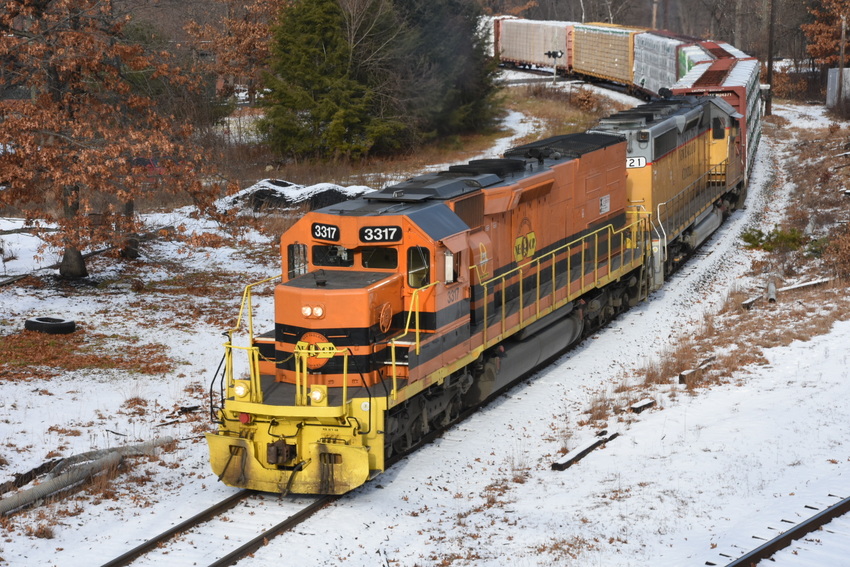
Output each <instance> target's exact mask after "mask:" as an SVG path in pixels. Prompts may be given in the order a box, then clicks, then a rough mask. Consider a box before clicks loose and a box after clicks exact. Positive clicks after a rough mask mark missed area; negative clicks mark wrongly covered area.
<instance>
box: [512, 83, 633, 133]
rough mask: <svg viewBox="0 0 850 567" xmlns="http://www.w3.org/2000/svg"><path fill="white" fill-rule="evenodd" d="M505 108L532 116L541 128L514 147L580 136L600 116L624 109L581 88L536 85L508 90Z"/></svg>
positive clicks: (544, 84) (545, 84)
mask: <svg viewBox="0 0 850 567" xmlns="http://www.w3.org/2000/svg"><path fill="white" fill-rule="evenodd" d="M506 105H507V107H508V108H510V109H511V110H515V111H517V112H521V113H523V114H525V115H527V116H534V117H535V118H536V119H537V120H539V121H540V123H541V125H542V128H541V129H539V130H537V131H535V132H534V134H531V135H529V136H528V137H527V138H525V139H522V140H518V145H519V144H523V143H528V142H532V141H534V140H538V139H540V138H546V137H548V136H556V135H560V134H571V133H574V132H584V131H585V130H587V129H588V128H590V127H591V126H592V125H593V124H595V123H596V122H597V121H598V120H599V119H600V118H602V117H603V116H608V115H609V114H612V113H614V112H617V111H618V110H622V109H623V108H625V107H624V106H623V105H620V104H618V103H615V102H612V101H611V100H610V99H609V98H607V97H603V96H600V95H598V94H596V93H594V92H593V91H592V90H590V89H587V88H583V87H581V86H578V85H577V86H575V87H567V88H559V87H553V86H551V85H549V84H548V83H537V84H534V85H530V86H526V87H517V88H515V89H511V94H510V97H509V98H508V99H507V100H506Z"/></svg>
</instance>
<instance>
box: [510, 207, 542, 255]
mask: <svg viewBox="0 0 850 567" xmlns="http://www.w3.org/2000/svg"><path fill="white" fill-rule="evenodd" d="M536 251H537V235H535V234H534V231H533V230H531V221H530V220H528V217H526V218H524V219H522V222H521V223H520V225H519V236H517V237H516V240H514V260H515V261H517V262H521V261H523V260H525V259H526V258H531V257H532V256H534V253H535V252H536Z"/></svg>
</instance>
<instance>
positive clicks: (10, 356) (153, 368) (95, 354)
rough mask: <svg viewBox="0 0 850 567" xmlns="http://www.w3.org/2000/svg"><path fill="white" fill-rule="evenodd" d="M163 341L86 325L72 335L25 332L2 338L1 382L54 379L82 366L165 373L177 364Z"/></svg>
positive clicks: (0, 353)
mask: <svg viewBox="0 0 850 567" xmlns="http://www.w3.org/2000/svg"><path fill="white" fill-rule="evenodd" d="M165 352H167V349H166V347H164V346H163V345H159V344H147V345H138V344H132V343H131V342H130V341H129V340H127V341H124V340H122V339H121V338H120V337H115V336H108V335H104V334H101V333H94V332H90V331H88V330H86V329H85V328H80V327H78V328H77V330H76V331H75V332H73V333H71V334H68V335H49V334H45V333H36V332H32V331H21V332H20V333H15V334H11V335H6V336H2V337H0V361H2V363H0V381H3V380H32V379H39V378H51V377H54V376H58V375H60V374H61V373H63V372H66V371H75V370H82V369H98V370H123V371H126V372H132V373H140V374H163V373H165V372H168V371H169V370H170V369H172V368H173V367H174V365H175V363H174V361H173V360H171V359H170V358H169V357H168V356H167V355H166V354H165Z"/></svg>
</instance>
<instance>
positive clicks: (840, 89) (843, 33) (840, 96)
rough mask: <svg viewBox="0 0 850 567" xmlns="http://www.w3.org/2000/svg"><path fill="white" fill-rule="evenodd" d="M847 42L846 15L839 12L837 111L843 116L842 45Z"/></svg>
mask: <svg viewBox="0 0 850 567" xmlns="http://www.w3.org/2000/svg"><path fill="white" fill-rule="evenodd" d="M846 43H847V17H846V16H845V15H844V14H841V44H840V46H839V49H838V112H839V113H840V114H841V117H842V118H843V117H844V116H845V115H846V113H845V106H844V46H845V44H846Z"/></svg>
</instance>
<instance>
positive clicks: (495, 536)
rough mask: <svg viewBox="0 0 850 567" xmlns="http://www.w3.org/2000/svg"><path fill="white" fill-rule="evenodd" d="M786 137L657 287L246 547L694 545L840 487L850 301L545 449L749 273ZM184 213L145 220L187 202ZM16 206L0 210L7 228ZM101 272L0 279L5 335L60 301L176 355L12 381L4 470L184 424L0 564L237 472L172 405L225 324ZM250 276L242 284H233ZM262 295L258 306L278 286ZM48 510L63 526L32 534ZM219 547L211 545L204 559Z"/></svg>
mask: <svg viewBox="0 0 850 567" xmlns="http://www.w3.org/2000/svg"><path fill="white" fill-rule="evenodd" d="M777 111H778V112H780V113H782V115H783V116H786V117H787V118H789V120H790V119H791V118H793V119H794V120H796V121H798V122H799V121H800V119H801V118H802V117H803V116H804V115H805V116H806V117H807V118H806V119H807V120H811V121H812V124H813V125H814V124H819V125H825V124H826V123H828V120H826V119H825V118H823V114H822V112H821V111H819V110H818V109H817V108H815V107H796V106H790V105H789V106H782V107H779V108H778V109H777ZM515 122H517V123H519V122H518V121H516V120H515ZM792 123H793V121H792ZM785 144H788V143H779V142H775V141H772V140H769V139H766V140H765V142H764V143H763V144H762V147H761V149H760V151H759V153H758V158H757V164H756V166H755V169H754V177H753V181H752V183H751V186H750V194H749V197H748V206H747V208H746V210H743V211H738V212H736V213H735V214H733V215H732V217H731V218H730V219H729V222H727V223H726V224H725V225H724V226H723V227H722V228H721V229H720V231H719V232H718V233H717V234H716V235H715V236H714V237H713V238H712V239H711V241H710V242H709V243H708V248H707V249H706V250H707V251H710V253H709V254H707V255H705V256H704V257H701V258H699V259H697V260H696V261H692V262H691V263H690V264H689V265H688V266H686V267H685V268H684V269H683V270H682V271H680V272H679V273H678V274H677V275H676V276H675V277H674V278H672V279H671V281H669V282H668V283H667V285H666V286H665V287H664V288H663V289H662V290H661V291H660V292H657V293H656V294H654V295H653V296H652V298H651V299H650V301H648V302H645V303H643V304H641V305H639V306H638V307H636V308H634V309H632V310H631V311H629V312H628V313H626V314H625V315H623V316H621V317H620V318H619V319H617V321H615V322H614V323H612V324H611V325H610V326H609V327H608V328H606V329H604V330H603V331H601V332H599V333H597V334H596V335H594V336H593V337H591V338H589V339H588V340H586V341H585V342H584V343H583V344H582V345H581V346H579V347H578V348H576V349H575V350H573V351H572V352H570V353H569V354H567V355H565V356H563V357H562V358H561V359H559V360H558V361H557V362H556V363H555V364H553V365H551V366H550V367H548V368H546V369H544V370H542V371H540V372H538V373H537V374H536V375H535V376H534V377H533V378H532V379H530V380H529V381H527V382H526V383H524V384H523V385H520V386H518V387H516V388H514V389H513V390H511V391H510V392H509V393H508V394H507V395H505V396H503V397H502V398H500V399H499V400H497V401H495V402H494V403H492V404H491V405H490V406H489V407H488V408H486V409H485V410H484V411H482V412H479V413H478V414H476V415H475V416H473V417H471V418H469V419H467V420H466V421H464V422H463V423H461V424H459V425H458V426H456V427H454V428H453V429H452V430H451V431H449V432H448V433H447V434H446V435H445V436H444V437H443V438H441V439H439V440H438V441H436V442H435V443H433V444H431V445H430V446H428V447H425V448H423V449H422V450H420V451H418V452H417V453H416V454H414V455H412V456H410V457H408V458H406V459H404V460H403V461H401V462H399V463H398V464H396V465H395V466H394V467H393V468H391V469H390V470H389V471H388V472H386V473H385V474H383V475H382V476H381V477H379V478H377V479H375V480H374V481H373V482H371V483H370V484H368V485H367V486H364V487H362V488H360V489H358V490H355V491H354V492H352V493H351V494H349V495H347V496H345V497H343V498H342V499H340V500H339V501H338V502H337V503H336V504H334V505H332V506H330V507H329V508H327V509H325V510H323V511H322V512H320V513H319V514H317V515H316V516H314V517H313V518H312V519H310V520H308V521H307V522H306V523H305V524H303V525H301V526H300V527H299V528H298V529H297V530H295V531H294V532H291V533H288V534H285V535H283V536H280V537H278V538H275V539H274V540H272V541H271V542H270V543H269V545H268V546H266V547H264V548H263V549H262V550H260V551H259V552H257V553H256V554H255V555H254V557H253V558H251V559H247V560H244V561H242V562H241V563H240V565H257V566H260V565H263V566H264V565H278V564H282V563H283V562H286V564H298V565H328V566H330V565H334V566H337V565H351V566H364V567H365V566H374V565H387V566H389V565H394V566H396V565H397V566H405V567H413V566H414V565H418V566H422V567H424V566H431V565H454V566H494V567H495V566H502V565H505V564H507V563H510V564H511V565H517V566H520V567H523V566H529V567H530V566H542V565H575V566H601V565H604V566H617V565H623V566H631V565H645V564H650V563H651V564H655V565H670V566H678V565H691V564H693V565H702V564H704V562H705V561H706V560H707V559H713V560H717V559H718V556H717V553H718V552H719V551H721V550H722V549H723V548H725V547H727V546H732V545H740V546H741V548H742V549H745V548H747V547H751V546H752V545H751V544H752V542H751V541H747V540H748V538H749V535H750V532H758V531H762V530H763V528H764V527H765V526H766V525H767V524H768V523H769V522H773V521H775V520H776V519H777V518H778V517H779V516H780V515H783V514H787V515H794V514H796V513H798V512H799V511H800V509H801V508H802V505H803V504H805V503H807V502H808V500H807V498H809V497H813V496H824V495H826V494H828V493H830V492H832V493H841V494H847V487H848V480H850V479H848V476H849V475H850V449H848V448H847V446H845V445H844V440H845V439H847V438H848V435H850V415H848V414H850V408H848V406H847V404H846V403H845V402H844V400H846V399H847V398H848V394H850V392H848V389H850V381H848V370H847V368H848V362H850V361H848V350H847V344H850V323H838V324H836V325H835V326H834V327H833V329H832V332H831V333H830V334H828V335H825V336H821V337H817V338H814V339H812V340H810V341H807V342H802V343H800V342H798V343H794V344H792V345H791V346H789V347H786V348H777V349H773V350H770V351H768V352H767V358H768V359H769V361H770V363H769V365H767V366H754V367H750V368H747V369H746V370H745V371H743V372H740V373H739V374H738V375H737V376H736V378H735V380H734V381H733V382H732V383H731V384H728V385H723V386H715V387H712V388H710V389H701V390H697V391H696V392H695V393H694V394H692V393H689V392H687V391H685V390H684V387H680V386H678V385H670V386H664V387H659V388H658V389H657V390H656V391H654V393H653V394H652V397H653V399H654V400H655V401H656V402H657V404H656V407H654V408H652V409H650V410H647V411H645V412H643V413H641V414H639V415H634V414H623V415H622V416H620V417H619V418H613V417H612V418H611V419H610V420H609V422H608V430H609V432H614V431H616V432H618V433H619V437H617V438H616V439H614V440H613V441H611V442H610V443H608V444H607V445H606V446H605V447H604V448H602V449H598V450H596V451H595V452H593V453H592V454H591V455H589V456H588V457H586V458H585V459H584V460H583V461H581V463H579V464H578V465H576V466H574V467H572V468H570V469H568V470H566V471H562V472H556V471H553V470H552V469H551V467H550V465H551V463H552V461H553V460H555V459H556V458H558V455H559V451H560V450H561V449H562V448H563V447H564V446H568V447H569V448H573V447H575V446H577V445H580V444H582V443H584V442H586V441H588V440H590V439H592V438H593V436H594V434H595V431H594V430H592V429H590V428H587V427H583V426H581V425H580V422H581V421H582V420H584V419H586V417H587V416H586V412H587V410H588V408H589V407H590V406H591V405H592V404H593V402H594V400H597V399H599V398H600V397H605V398H614V399H617V398H618V396H620V395H621V394H620V393H619V391H620V388H619V386H620V385H623V384H628V383H630V382H631V381H633V380H634V379H635V378H634V370H635V369H636V368H638V367H640V366H642V365H644V364H645V363H646V362H647V361H648V360H650V359H651V358H652V357H654V356H658V353H660V352H662V351H663V349H664V348H665V347H670V346H673V345H674V344H675V343H676V340H677V338H678V337H681V336H686V335H687V334H688V333H689V332H692V331H693V330H694V329H696V328H697V327H698V326H699V325H700V323H701V320H702V317H703V314H704V313H706V312H709V311H713V310H714V309H715V308H716V307H717V306H718V305H719V304H720V303H722V301H723V300H724V299H725V297H726V295H727V293H728V292H729V290H730V289H742V288H747V287H748V286H751V285H752V286H754V285H755V282H751V281H749V279H748V278H747V276H746V274H747V273H748V270H749V268H750V263H751V260H752V258H753V256H754V253H752V252H749V251H745V250H743V249H742V248H741V247H740V246H739V234H740V232H741V231H742V230H743V229H744V228H745V227H748V226H762V227H768V228H769V227H772V226H773V224H774V223H775V222H776V219H778V218H779V215H781V213H782V211H783V209H784V204H785V203H786V202H787V199H788V192H789V189H790V187H789V186H788V185H787V184H786V185H783V184H782V183H781V181H782V167H784V162H785V156H786V153H785V152H789V151H792V150H791V149H790V146H786V145H785ZM494 153H495V152H494ZM776 181H778V182H779V184H778V185H775V184H774V182H776ZM179 216H180V215H179V213H172V216H171V217H169V218H164V217H162V216H160V217H157V218H152V219H151V221H150V222H151V224H152V225H156V226H160V225H161V224H160V223H169V224H175V223H177V222H179V221H180V218H179ZM13 225H14V222H13V221H4V222H3V223H2V225H0V229H5V228H7V227H9V226H13ZM213 228H214V227H212V226H208V227H197V229H198V230H212V229H213ZM2 238H3V240H4V242H5V243H6V246H7V248H8V247H13V248H14V247H17V249H18V255H19V260H16V261H15V262H23V261H24V259H23V258H24V257H25V256H26V251H29V250H31V246H30V244H29V243H28V242H27V241H25V240H24V238H25V237H21V236H19V235H6V236H3V237H2ZM145 253H146V254H147V255H148V256H149V257H150V258H158V259H167V260H169V261H171V262H177V263H179V264H180V265H182V266H184V267H185V268H186V269H187V270H189V269H191V268H193V267H204V268H220V269H222V270H223V271H225V270H226V271H237V272H238V271H241V272H244V274H245V281H246V282H247V281H255V280H257V279H260V278H261V277H264V276H266V275H268V272H269V270H271V271H273V270H274V268H273V267H272V268H260V267H258V266H257V265H256V264H255V263H254V262H252V261H251V260H250V259H249V258H247V257H246V256H245V255H243V254H242V253H240V252H239V251H236V250H231V249H226V248H225V249H209V250H200V251H194V252H191V253H187V252H185V251H181V250H180V247H179V245H177V244H172V243H167V242H160V243H154V244H150V245H148V246H147V247H146V248H145ZM13 267H14V266H13ZM103 277H104V281H102V282H101V284H100V285H102V286H103V288H104V289H103V292H102V293H98V294H92V293H82V292H75V291H74V290H73V289H70V288H67V287H61V286H57V287H49V286H48V287H46V288H44V289H33V288H26V289H23V288H17V287H14V286H5V287H0V324H2V328H0V335H3V336H5V335H8V334H10V333H13V332H16V331H17V330H19V329H20V328H21V327H22V326H23V321H24V320H25V319H26V318H28V317H33V316H41V315H59V316H63V317H67V318H71V319H75V320H78V321H81V322H84V323H85V324H86V325H87V326H89V327H90V328H93V329H96V330H98V331H100V332H103V333H106V334H110V333H111V334H114V335H117V336H120V337H123V338H128V337H129V338H131V339H132V340H133V341H134V342H136V343H139V344H144V343H151V344H154V345H158V347H159V348H161V349H162V351H163V352H165V353H170V354H171V355H172V356H174V358H175V359H176V360H177V363H176V365H175V367H174V368H172V369H170V370H169V371H167V372H163V373H162V374H160V375H155V376H141V375H132V374H122V373H120V372H115V371H110V370H99V371H92V370H86V369H83V370H78V371H73V372H66V373H64V374H63V375H61V376H59V377H56V378H52V379H32V380H17V381H11V382H10V381H4V382H3V391H4V394H5V395H4V396H3V398H2V399H0V436H2V439H3V445H2V448H1V449H0V456H2V457H3V461H0V463H3V462H4V461H5V464H0V482H4V481H6V480H9V479H10V478H11V477H12V475H13V473H15V472H23V471H25V470H28V469H29V468H31V467H33V466H37V465H38V464H41V463H42V462H44V461H45V460H47V459H48V454H49V453H50V451H53V450H56V449H57V447H60V448H61V449H60V450H59V452H60V453H61V454H62V455H72V454H75V453H79V452H83V451H88V450H90V449H93V448H104V447H111V446H116V445H121V444H125V443H132V442H137V441H140V440H145V439H150V438H153V437H157V436H161V435H173V436H175V437H178V438H179V439H180V442H179V443H178V444H177V448H176V449H175V450H173V451H164V452H162V453H161V454H160V455H159V456H158V457H156V458H152V459H150V460H149V461H145V460H141V461H136V462H137V464H136V466H135V467H134V468H133V469H132V470H131V471H129V472H127V473H124V474H123V475H121V476H119V477H118V478H117V479H116V480H115V481H113V485H114V494H111V495H110V494H103V493H101V492H96V491H95V492H93V494H91V495H88V494H87V493H83V494H78V495H75V497H74V498H73V499H71V500H69V501H67V502H65V503H60V504H51V505H50V506H49V507H47V508H35V509H31V510H28V511H25V512H23V513H20V514H18V515H16V516H14V517H13V518H11V519H9V520H6V521H5V522H4V524H3V525H4V530H3V537H2V538H0V558H2V559H0V565H43V566H54V565H55V566H61V567H73V566H88V565H91V564H92V557H99V558H104V559H107V558H110V557H114V556H117V555H119V554H121V553H123V552H125V551H127V550H128V549H130V548H132V547H134V546H135V545H137V544H138V543H139V542H140V541H141V540H143V539H145V538H147V537H151V536H153V535H155V534H157V533H159V532H160V531H162V530H163V529H164V528H165V527H167V526H169V525H171V524H173V523H175V522H177V521H179V520H181V519H185V518H186V517H188V516H189V515H191V514H193V513H194V512H197V511H200V510H201V509H203V508H205V507H207V506H208V505H210V504H212V503H214V502H217V501H219V500H221V499H222V498H223V497H225V496H226V495H229V494H232V493H233V492H234V489H231V488H228V487H226V486H223V485H222V484H220V483H218V482H217V480H216V479H215V477H214V476H213V475H212V473H211V472H210V470H209V467H208V465H207V463H206V447H205V443H204V442H203V440H202V438H201V437H200V436H201V431H202V429H203V428H204V427H206V422H205V421H204V420H202V419H197V418H191V417H187V416H182V417H181V416H177V415H176V414H175V412H174V411H173V410H174V408H176V407H184V406H189V405H195V404H198V403H203V402H202V392H203V391H204V389H205V388H206V385H207V384H208V383H209V380H210V378H211V377H212V372H213V371H214V369H215V366H216V365H217V364H218V361H219V359H220V356H221V348H220V344H221V342H222V338H221V336H220V333H221V331H222V330H223V329H222V328H220V327H219V326H216V325H215V324H212V322H210V321H208V320H206V319H204V318H202V317H198V318H197V320H196V321H195V322H194V323H193V324H191V325H174V324H172V321H171V319H172V315H171V313H173V312H174V306H173V305H170V304H168V302H169V298H168V297H163V298H162V300H161V304H160V305H159V307H160V308H159V309H156V307H157V304H156V303H154V304H153V305H148V304H141V302H140V300H139V297H138V296H136V295H134V294H135V292H134V291H133V290H132V289H131V288H130V287H129V286H127V285H126V284H124V283H114V284H110V283H109V281H107V280H108V277H109V276H108V275H107V276H103ZM168 277H170V275H169V274H168V273H165V272H162V273H160V272H159V271H158V270H154V271H151V272H149V273H145V274H144V278H146V279H147V278H149V279H150V280H158V279H165V278H168ZM239 292H240V289H239V288H238V287H237V286H235V285H234V289H233V295H234V298H235V297H236V296H237V295H238V293H239ZM234 301H235V300H234ZM256 304H257V306H258V308H259V309H260V310H261V311H262V310H265V312H266V313H268V311H269V310H270V309H271V298H270V297H267V296H263V297H258V298H257V302H256ZM139 305H141V307H139ZM236 305H237V304H236V303H234V314H235V309H236ZM177 309H178V310H180V309H181V306H179V305H178V306H177ZM135 310H138V312H136V311H135ZM131 312H132V313H131ZM265 317H266V321H268V315H265ZM0 340H2V338H0ZM139 399H142V400H146V401H147V403H148V405H147V407H146V411H144V412H134V409H137V408H136V406H134V405H132V404H131V403H130V402H131V401H133V400H136V401H138V400H139ZM200 417H203V416H200ZM75 432H76V433H75ZM128 479H133V480H128ZM275 498H276V497H275ZM45 524H48V525H49V526H50V527H52V530H53V534H52V535H53V537H52V538H51V539H44V538H40V537H37V535H36V532H37V528H38V527H40V526H43V525H45ZM228 537H229V535H228V533H225V532H224V531H222V534H221V538H222V546H221V550H222V551H224V550H229V549H231V545H232V542H230V541H225V539H226V538H228ZM715 547H716V548H717V549H714V548H715ZM218 552H219V550H218V549H210V550H207V557H206V558H205V559H208V560H210V561H211V560H213V559H214V558H216V557H218V556H219V553H218ZM164 557H165V561H167V560H168V559H167V557H168V556H167V555H165V556H164ZM162 561H163V559H162V558H160V563H159V564H160V565H161V564H164V563H162ZM138 564H140V565H143V564H145V563H143V562H139V563H138ZM173 564H174V565H177V564H178V563H173Z"/></svg>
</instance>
